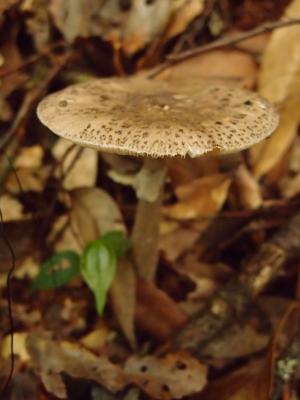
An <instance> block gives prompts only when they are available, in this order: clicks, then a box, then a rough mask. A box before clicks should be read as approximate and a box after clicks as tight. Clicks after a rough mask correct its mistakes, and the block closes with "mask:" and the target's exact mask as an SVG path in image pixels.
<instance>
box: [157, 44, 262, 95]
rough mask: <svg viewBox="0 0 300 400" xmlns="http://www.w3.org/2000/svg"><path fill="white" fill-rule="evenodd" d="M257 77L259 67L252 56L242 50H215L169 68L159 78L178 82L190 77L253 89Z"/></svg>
mask: <svg viewBox="0 0 300 400" xmlns="http://www.w3.org/2000/svg"><path fill="white" fill-rule="evenodd" d="M256 75H257V66H256V63H255V61H254V59H253V57H252V56H251V55H249V54H247V53H245V52H243V51H240V50H213V51H210V52H207V53H204V54H200V55H198V56H195V57H192V58H189V59H187V60H185V61H183V62H181V63H179V64H176V65H174V66H172V67H170V68H168V69H167V70H165V71H164V72H162V73H161V74H160V75H158V78H160V79H166V80H168V81H176V80H179V79H187V77H188V79H203V80H206V81H207V80H208V81H209V80H210V81H211V82H212V83H216V82H218V83H223V84H224V83H225V84H230V83H231V84H236V85H239V86H242V87H245V88H252V87H253V86H254V84H255V81H256Z"/></svg>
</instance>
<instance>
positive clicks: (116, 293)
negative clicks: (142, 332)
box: [110, 258, 136, 348]
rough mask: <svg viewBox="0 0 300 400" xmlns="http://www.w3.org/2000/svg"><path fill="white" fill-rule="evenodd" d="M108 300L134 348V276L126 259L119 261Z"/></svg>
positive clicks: (131, 267)
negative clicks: (109, 299)
mask: <svg viewBox="0 0 300 400" xmlns="http://www.w3.org/2000/svg"><path fill="white" fill-rule="evenodd" d="M110 298H111V302H112V307H113V310H114V313H115V315H116V317H117V319H118V321H119V324H120V326H121V328H122V330H123V332H124V335H125V336H126V338H127V340H128V342H129V343H130V345H131V347H132V348H135V347H136V337H135V331H134V328H135V323H134V317H135V306H136V276H135V272H134V269H133V266H132V264H131V262H130V261H129V260H128V259H127V258H123V259H121V260H120V261H119V264H118V270H117V274H116V276H115V278H114V280H113V283H112V286H111V288H110Z"/></svg>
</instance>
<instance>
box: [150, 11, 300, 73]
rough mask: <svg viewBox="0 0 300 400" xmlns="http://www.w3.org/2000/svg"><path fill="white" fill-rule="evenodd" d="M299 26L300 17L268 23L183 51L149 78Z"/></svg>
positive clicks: (154, 71) (170, 56)
mask: <svg viewBox="0 0 300 400" xmlns="http://www.w3.org/2000/svg"><path fill="white" fill-rule="evenodd" d="M297 24H300V17H299V18H293V19H288V20H283V21H275V22H268V23H266V24H263V25H261V26H259V27H258V28H255V29H251V30H249V31H247V32H243V33H238V34H235V35H230V36H225V37H222V38H221V39H217V40H215V41H213V42H211V43H208V44H205V45H203V46H199V47H195V48H193V49H190V50H186V51H183V52H181V53H177V54H170V55H169V56H167V59H166V61H165V62H163V63H162V64H160V65H158V66H157V67H156V68H154V69H152V70H151V71H150V72H149V74H148V75H147V76H148V78H149V79H150V78H154V77H155V76H156V75H158V74H159V73H160V72H162V71H164V70H165V69H167V68H168V67H170V66H171V65H173V64H177V63H179V62H181V61H183V60H186V59H187V58H190V57H194V56H197V55H199V54H202V53H205V52H208V51H212V50H216V49H220V48H223V47H226V46H231V45H234V44H236V43H239V42H242V41H244V40H246V39H251V38H253V37H255V36H258V35H261V34H263V33H268V32H272V31H273V30H275V29H280V28H285V27H288V26H292V25H297Z"/></svg>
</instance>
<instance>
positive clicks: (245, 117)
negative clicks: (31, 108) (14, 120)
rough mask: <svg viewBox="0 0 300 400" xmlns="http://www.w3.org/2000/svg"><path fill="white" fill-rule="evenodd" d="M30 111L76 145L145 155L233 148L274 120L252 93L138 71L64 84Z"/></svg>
mask: <svg viewBox="0 0 300 400" xmlns="http://www.w3.org/2000/svg"><path fill="white" fill-rule="evenodd" d="M37 114H38V117H39V119H40V120H41V121H42V122H43V124H45V125H46V126H47V127H48V128H49V129H51V130H52V131H53V132H54V133H56V134H58V135H60V136H62V137H64V138H66V139H69V140H71V141H72V142H75V143H77V144H80V145H82V146H87V147H93V148H96V149H99V150H102V151H106V152H111V153H116V154H131V155H139V156H150V157H166V156H185V155H189V156H191V157H196V156H200V155H202V154H204V153H207V152H210V151H216V150H217V151H219V152H220V153H230V152H235V151H240V150H243V149H245V148H247V147H250V146H251V145H253V144H255V143H257V142H259V141H261V140H262V139H264V138H266V137H268V136H269V135H270V134H271V133H272V132H273V131H274V129H275V128H276V126H277V125H278V115H277V113H276V111H275V110H274V108H273V107H272V106H271V105H270V104H269V103H268V102H266V101H265V100H264V99H262V98H261V97H259V96H258V95H257V94H255V93H252V92H248V91H245V90H243V89H239V88H236V87H231V86H225V85H208V84H204V83H201V82H198V81H197V82H193V83H184V82H179V83H176V84H174V82H172V83H168V82H165V81H153V80H148V79H145V78H141V77H131V78H107V79H106V78H105V79H95V80H90V81H88V82H85V83H80V84H76V85H71V86H69V87H67V88H66V89H63V90H61V91H59V92H56V93H54V94H50V95H49V96H47V97H46V98H45V99H44V100H42V101H41V103H40V104H39V105H38V110H37Z"/></svg>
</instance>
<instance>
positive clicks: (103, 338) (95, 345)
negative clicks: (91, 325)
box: [80, 321, 112, 353]
mask: <svg viewBox="0 0 300 400" xmlns="http://www.w3.org/2000/svg"><path fill="white" fill-rule="evenodd" d="M111 333H112V331H111V330H110V329H109V327H108V326H107V325H106V324H105V323H104V322H103V321H100V322H99V323H98V324H97V326H96V327H95V329H93V330H92V331H91V332H89V333H87V334H86V335H85V336H83V337H82V338H80V343H81V344H82V345H83V346H84V347H85V348H86V349H88V350H91V351H93V352H95V353H99V352H100V350H101V348H102V347H103V346H104V345H105V343H106V342H107V340H108V338H109V335H110V334H111Z"/></svg>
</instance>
